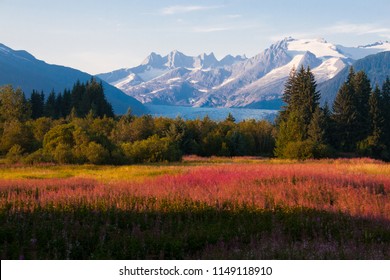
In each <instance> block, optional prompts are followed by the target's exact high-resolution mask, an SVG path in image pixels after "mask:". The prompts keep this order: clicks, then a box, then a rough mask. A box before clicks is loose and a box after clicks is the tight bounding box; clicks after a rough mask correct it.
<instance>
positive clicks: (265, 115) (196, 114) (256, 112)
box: [145, 105, 278, 122]
mask: <svg viewBox="0 0 390 280" xmlns="http://www.w3.org/2000/svg"><path fill="white" fill-rule="evenodd" d="M145 106H146V107H147V108H148V109H149V111H150V114H151V115H152V116H156V117H168V118H172V119H174V118H176V117H181V118H183V119H185V120H194V119H197V118H199V119H203V118H204V117H205V116H209V118H211V119H212V120H215V121H222V120H224V119H226V117H227V116H228V114H229V113H231V114H232V115H233V117H234V118H235V119H236V121H237V122H240V121H243V120H246V119H255V120H264V119H265V120H269V121H273V120H274V119H275V117H276V115H277V113H278V110H264V109H246V108H203V107H201V108H199V107H185V106H169V105H145Z"/></svg>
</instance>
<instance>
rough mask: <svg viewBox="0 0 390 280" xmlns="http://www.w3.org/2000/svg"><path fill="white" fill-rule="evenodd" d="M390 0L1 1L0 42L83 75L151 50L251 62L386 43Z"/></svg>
mask: <svg viewBox="0 0 390 280" xmlns="http://www.w3.org/2000/svg"><path fill="white" fill-rule="evenodd" d="M389 14H390V1H389V0H370V1H363V0H352V1H343V0H337V1H336V0H326V1H320V0H318V1H313V0H311V1H308V0H290V1H288V0H268V1H263V0H214V1H212V0H208V1H184V0H181V1H179V0H110V1H108V0H66V1H64V0H59V1H58V0H0V43H2V44H5V45H7V46H8V47H10V48H12V49H16V50H21V49H23V50H26V51H28V52H30V53H31V54H33V55H34V56H35V57H36V58H38V59H41V60H44V61H46V62H47V63H50V64H59V65H65V66H69V67H73V68H76V69H80V70H82V71H85V72H88V73H90V74H98V73H104V72H110V71H113V70H116V69H119V68H130V67H134V66H137V65H139V64H140V63H141V62H142V61H143V60H144V59H145V58H146V57H147V56H148V55H149V54H150V53H151V52H156V53H159V54H161V55H166V54H168V53H169V52H170V51H172V50H178V51H181V52H183V53H185V54H187V55H192V56H196V55H199V54H201V53H210V52H214V54H215V56H216V57H217V58H218V59H222V58H223V57H224V56H225V55H227V54H232V55H242V54H245V55H246V56H247V57H251V56H254V55H256V54H258V53H260V52H262V51H263V50H264V49H266V48H267V47H269V46H270V45H271V44H272V43H274V42H276V41H278V40H281V39H283V38H285V37H288V36H292V37H293V38H297V39H300V38H325V39H326V40H327V41H328V42H332V43H335V44H341V45H344V46H358V45H365V44H370V43H373V42H377V41H379V40H383V41H385V40H390V16H389Z"/></svg>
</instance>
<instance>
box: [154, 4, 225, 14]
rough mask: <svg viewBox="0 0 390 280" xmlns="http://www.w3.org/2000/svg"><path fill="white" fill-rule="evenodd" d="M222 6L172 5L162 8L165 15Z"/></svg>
mask: <svg viewBox="0 0 390 280" xmlns="http://www.w3.org/2000/svg"><path fill="white" fill-rule="evenodd" d="M220 7H221V6H170V7H165V8H164V9H162V10H161V14H163V15H175V14H183V13H189V12H197V11H205V10H212V9H217V8H220Z"/></svg>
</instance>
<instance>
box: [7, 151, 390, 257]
mask: <svg viewBox="0 0 390 280" xmlns="http://www.w3.org/2000/svg"><path fill="white" fill-rule="evenodd" d="M389 194H390V165H389V164H384V163H382V162H377V161H373V160H369V159H360V160H359V159H355V160H322V161H308V162H292V161H280V160H266V159H256V158H233V159H228V158H211V159H203V158H198V157H187V158H185V160H184V161H183V162H182V163H178V164H163V165H138V166H121V167H113V166H93V165H81V166H76V165H71V166H58V165H41V166H23V165H10V166H7V165H4V164H3V165H1V166H0V256H1V259H390V199H389Z"/></svg>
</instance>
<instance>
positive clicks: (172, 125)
mask: <svg viewBox="0 0 390 280" xmlns="http://www.w3.org/2000/svg"><path fill="white" fill-rule="evenodd" d="M316 87H317V85H316V81H315V78H314V75H313V74H312V72H311V70H310V68H306V69H305V68H304V67H301V68H300V69H299V70H295V69H293V70H292V71H291V73H290V76H289V78H288V80H287V82H286V84H285V89H284V93H283V101H284V103H285V105H284V106H283V108H282V109H281V111H280V113H279V115H278V117H277V119H276V121H275V123H270V122H268V121H265V120H262V121H255V120H245V121H242V122H238V123H237V122H236V121H235V119H234V117H233V116H232V115H231V114H229V116H228V117H227V118H226V119H225V120H224V121H220V122H216V121H213V120H211V119H210V118H209V117H205V118H203V119H196V120H183V119H182V118H176V119H169V118H163V117H158V118H153V117H152V116H150V115H144V116H140V117H137V116H134V115H132V114H131V112H129V113H127V114H125V115H123V116H114V114H113V111H112V107H111V105H110V104H109V103H108V102H107V101H106V99H105V97H104V90H103V87H102V84H101V83H98V82H97V81H96V80H94V79H92V80H91V81H89V82H87V83H80V82H77V83H76V84H75V85H74V86H73V89H72V90H64V91H63V92H62V93H57V94H55V93H54V92H51V93H50V94H49V95H48V97H47V98H46V97H45V95H44V94H43V93H38V92H36V91H34V92H33V94H32V95H31V97H30V98H29V99H26V98H25V96H24V93H23V92H22V91H21V90H20V89H13V88H12V87H11V86H5V87H2V88H0V135H1V138H0V155H1V156H3V157H5V158H6V160H7V161H8V162H25V163H38V162H55V163H76V164H82V163H93V164H132V163H150V162H163V161H180V160H181V158H182V156H183V155H190V154H195V155H199V156H245V155H251V156H264V157H272V156H276V157H280V158H293V159H308V158H323V157H340V156H341V157H345V156H347V157H352V156H369V157H373V158H379V159H384V160H390V152H389V143H390V110H389V109H390V80H389V78H387V79H386V81H385V82H384V84H383V85H382V87H381V88H380V87H379V86H378V85H376V86H375V87H374V88H373V89H372V88H371V82H370V80H369V79H368V78H367V75H366V74H365V73H364V72H363V71H359V72H357V73H355V71H354V69H353V68H351V69H350V72H349V75H348V78H347V80H346V81H345V83H344V84H343V85H342V86H341V88H340V89H339V91H338V94H337V96H336V98H335V101H334V103H333V104H332V106H331V108H330V107H329V105H328V104H327V103H325V105H324V106H320V93H319V92H318V91H317V89H316Z"/></svg>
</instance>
